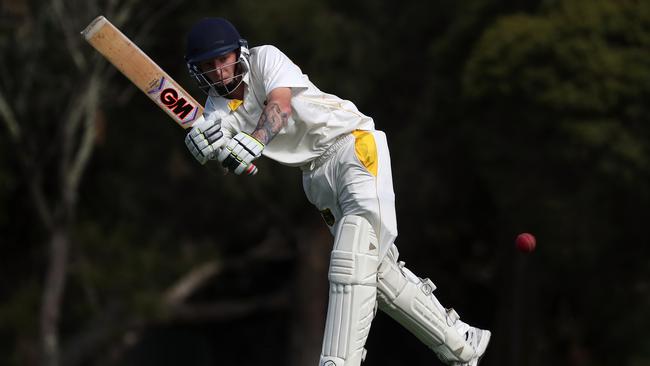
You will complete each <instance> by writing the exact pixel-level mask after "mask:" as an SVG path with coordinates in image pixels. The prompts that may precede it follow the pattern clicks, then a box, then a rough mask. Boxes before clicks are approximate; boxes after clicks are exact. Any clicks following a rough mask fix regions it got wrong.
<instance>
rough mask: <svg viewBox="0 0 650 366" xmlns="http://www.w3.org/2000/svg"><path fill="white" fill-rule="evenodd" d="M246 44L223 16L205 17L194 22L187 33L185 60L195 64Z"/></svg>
mask: <svg viewBox="0 0 650 366" xmlns="http://www.w3.org/2000/svg"><path fill="white" fill-rule="evenodd" d="M242 46H246V47H247V44H246V40H244V39H243V38H242V37H241V36H240V35H239V32H238V31H237V28H235V26H234V25H232V23H230V22H229V21H228V20H226V19H224V18H205V19H202V20H201V21H199V22H198V23H196V24H195V25H194V26H193V27H192V29H190V32H189V33H188V35H187V44H186V50H185V60H186V61H187V62H188V63H192V64H196V63H199V62H201V61H204V60H208V59H211V58H215V57H218V56H221V55H225V54H226V53H228V52H231V51H235V50H238V49H239V48H240V47H242Z"/></svg>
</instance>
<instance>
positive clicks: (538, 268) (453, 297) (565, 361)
mask: <svg viewBox="0 0 650 366" xmlns="http://www.w3.org/2000/svg"><path fill="white" fill-rule="evenodd" d="M99 14H104V15H106V16H107V17H108V18H109V19H111V20H112V21H113V22H114V23H115V24H116V25H118V26H119V27H121V28H122V29H123V31H124V32H125V33H126V34H127V35H129V36H130V37H131V38H132V39H134V41H135V42H136V43H137V44H138V45H139V46H140V47H141V48H143V49H144V50H145V52H147V53H148V54H150V55H151V56H152V58H153V59H154V60H156V61H157V62H158V63H159V64H160V65H161V66H162V67H163V68H164V69H165V70H167V71H168V72H169V73H170V74H171V75H172V76H173V77H174V78H175V79H177V80H179V81H180V82H181V83H182V84H183V85H184V86H186V87H187V88H188V89H189V90H191V91H192V93H193V94H194V96H195V97H197V98H203V97H202V95H201V94H200V91H198V89H196V88H195V87H194V85H193V84H192V81H191V80H189V78H188V76H187V75H186V74H187V73H186V68H185V65H184V63H183V52H184V51H183V47H184V36H185V32H186V31H187V29H188V28H189V26H190V25H191V24H192V23H194V22H195V21H196V20H197V19H199V18H201V17H204V16H224V17H227V18H229V19H230V20H232V21H233V22H234V23H235V24H236V25H237V26H238V28H239V30H240V32H241V33H242V34H243V35H244V37H246V38H247V39H248V41H249V43H250V44H251V45H252V46H256V45H261V44H274V45H276V46H278V47H279V48H280V49H282V50H283V51H284V52H285V53H286V54H287V55H288V56H289V57H290V58H292V60H294V62H296V63H297V64H298V65H299V66H300V67H301V68H302V70H303V72H305V73H307V74H308V75H309V77H310V79H311V80H312V81H314V83H315V84H316V85H318V86H319V87H320V88H321V89H322V90H324V91H327V92H330V93H334V94H337V95H339V96H341V97H343V98H346V99H350V100H352V101H354V102H355V104H357V106H358V107H359V108H360V110H361V111H363V112H364V113H366V114H368V115H370V116H372V117H373V118H374V119H375V122H376V125H377V127H378V128H379V129H381V130H384V131H386V132H387V134H388V138H389V145H390V147H391V153H392V164H393V176H394V179H395V182H394V183H395V191H396V195H397V210H398V224H399V230H400V236H399V238H398V245H399V247H400V250H401V254H402V258H403V260H406V261H407V264H408V266H409V268H413V269H414V270H415V271H416V273H424V274H427V275H430V276H431V278H432V280H433V281H434V283H435V284H436V285H437V286H438V287H439V289H438V290H437V295H438V296H439V298H441V299H442V301H443V304H445V305H453V306H454V307H455V308H456V309H457V310H458V312H459V313H460V314H461V316H463V317H464V318H467V319H468V320H469V321H470V322H471V323H476V324H477V325H480V326H483V327H487V328H489V329H492V330H493V331H494V338H493V343H492V344H491V346H490V349H489V351H488V354H487V355H486V358H485V359H484V361H483V363H482V365H485V366H490V365H513V366H514V365H548V364H557V365H631V366H641V365H650V351H648V350H650V338H648V337H647V336H646V335H645V334H646V329H647V328H648V327H649V326H650V321H649V317H648V315H647V314H648V309H649V308H650V282H649V280H648V279H649V278H650V276H649V275H650V273H649V272H650V266H649V264H650V263H649V258H650V256H649V255H648V254H649V253H648V245H647V244H648V240H647V239H646V235H645V228H646V226H647V222H648V217H650V212H649V211H650V209H649V207H650V195H649V191H648V186H649V184H650V159H649V158H650V151H649V146H650V144H649V141H648V139H649V138H650V127H649V125H648V120H649V116H650V113H649V107H648V103H647V100H650V95H649V94H650V3H648V2H644V1H641V0H637V1H634V0H619V1H614V0H592V1H588V0H564V1H558V0H546V1H544V0H535V1H533V0H520V1H494V0H468V1H463V2H447V1H437V0H436V1H427V2H418V1H402V2H400V3H399V4H396V3H394V2H383V1H361V0H360V1H352V2H350V1H346V2H343V1H339V0H313V1H309V2H305V1H298V0H278V1H273V2H264V1H235V2H232V3H230V4H228V5H226V4H223V3H215V2H212V1H207V0H199V1H194V2H192V3H191V4H190V3H187V2H182V1H168V2H154V1H152V2H145V1H137V0H122V1H119V0H93V1H79V0H51V1H36V0H6V1H4V2H2V3H1V5H0V50H1V51H2V52H1V53H0V120H1V121H2V124H1V125H2V127H1V129H0V131H2V132H1V133H0V207H2V209H1V210H0V247H1V248H2V255H0V364H3V365H5V364H6V365H62V366H64V365H65V366H68V365H136V364H137V365H154V364H155V365H178V364H185V365H217V364H218V365H221V364H228V363H229V364H238V365H257V364H261V363H263V364H277V365H287V364H289V365H308V364H316V360H317V357H318V354H319V352H320V341H321V339H320V337H321V336H322V326H323V324H324V311H325V301H326V296H327V276H326V271H327V258H328V254H329V250H330V247H331V238H330V234H329V232H327V230H326V227H325V225H324V224H322V222H321V219H320V217H319V215H318V213H317V212H316V211H315V210H314V209H313V208H312V207H310V206H309V204H308V203H307V202H306V200H305V198H304V197H303V193H302V188H301V181H300V172H299V171H298V170H296V169H290V168H286V167H282V166H280V165H278V164H275V163H273V162H270V161H267V160H262V161H260V163H259V166H260V174H259V175H258V176H256V177H254V178H247V177H235V176H232V175H229V176H225V177H223V176H221V175H219V174H215V173H213V172H211V171H210V170H209V169H206V168H204V167H201V166H198V164H196V163H195V162H194V161H193V159H192V157H191V156H190V155H189V154H188V153H187V152H186V151H185V147H184V144H183V142H182V138H183V137H184V136H183V133H182V131H180V130H179V129H178V128H177V127H176V126H174V125H173V123H171V122H170V121H169V120H168V119H167V117H166V116H165V115H164V114H163V113H161V112H160V111H158V110H157V108H155V107H154V106H153V105H152V104H151V102H150V101H148V100H147V99H146V98H145V97H143V96H142V95H140V92H139V91H138V90H137V89H135V88H134V87H133V86H132V85H131V84H130V83H129V82H128V81H127V80H126V79H125V78H124V77H122V76H121V75H120V74H119V73H117V72H116V71H115V70H114V69H113V67H112V66H110V65H107V64H106V62H105V61H103V60H102V59H101V57H99V56H98V55H97V54H96V52H95V51H94V50H93V49H92V48H91V47H90V46H88V45H87V44H85V42H84V41H83V40H82V38H81V37H80V35H79V32H80V31H81V30H82V29H83V28H84V27H85V26H86V25H87V24H88V23H89V22H90V21H91V20H92V19H93V18H94V17H95V16H96V15H99ZM521 231H530V232H532V233H534V234H536V236H537V238H538V242H539V248H538V250H537V251H536V252H535V253H533V254H532V255H528V256H524V255H521V254H519V253H516V252H515V251H514V249H513V244H512V242H513V239H514V236H515V235H516V234H517V233H518V232H521ZM367 348H368V350H369V353H368V358H367V361H366V363H365V364H367V365H381V364H388V363H392V364H408V365H430V364H431V363H434V364H435V363H437V362H438V360H437V359H436V358H435V357H434V356H433V355H432V354H431V353H430V352H429V351H428V350H427V349H426V348H425V347H424V346H422V345H421V344H419V343H418V342H417V340H416V339H415V338H414V337H411V336H409V335H408V334H407V333H406V332H405V331H404V330H403V329H401V328H400V327H398V326H397V325H396V324H394V323H393V322H392V321H391V320H390V319H388V318H387V317H385V316H384V315H383V314H379V315H378V316H377V318H376V320H375V321H374V323H373V330H372V332H371V335H370V338H369V341H368V345H367Z"/></svg>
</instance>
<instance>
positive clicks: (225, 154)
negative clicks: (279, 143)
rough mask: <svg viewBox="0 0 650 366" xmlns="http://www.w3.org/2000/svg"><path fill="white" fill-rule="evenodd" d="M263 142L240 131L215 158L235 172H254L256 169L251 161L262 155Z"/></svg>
mask: <svg viewBox="0 0 650 366" xmlns="http://www.w3.org/2000/svg"><path fill="white" fill-rule="evenodd" d="M262 150H264V144H262V143H261V142H260V141H258V140H257V139H255V138H254V137H252V136H251V135H249V134H247V133H244V132H240V133H238V134H237V135H235V137H233V139H232V140H230V141H229V142H228V144H227V145H226V146H225V147H224V148H223V149H221V151H220V152H219V155H218V156H217V160H219V161H220V162H221V165H223V166H224V167H225V168H228V170H230V171H232V172H233V173H235V174H242V173H243V172H247V173H248V174H255V173H256V171H257V169H256V168H255V166H253V165H252V164H251V162H252V161H253V160H255V159H257V158H259V157H260V156H261V155H262Z"/></svg>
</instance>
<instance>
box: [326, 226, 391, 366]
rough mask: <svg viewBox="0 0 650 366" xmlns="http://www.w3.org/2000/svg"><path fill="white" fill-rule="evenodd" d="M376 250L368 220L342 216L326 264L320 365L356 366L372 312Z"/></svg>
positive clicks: (374, 291) (375, 294)
mask: <svg viewBox="0 0 650 366" xmlns="http://www.w3.org/2000/svg"><path fill="white" fill-rule="evenodd" d="M378 267H379V250H378V242H377V237H376V235H375V233H374V230H373V229H372V226H371V225H370V223H369V222H368V221H367V220H366V219H364V218H363V217H361V216H353V215H349V216H345V217H343V219H342V220H341V222H340V223H339V226H338V228H337V232H336V237H335V240H334V249H333V250H332V254H331V257H330V267H329V274H328V278H329V282H330V292H329V302H328V308H327V320H326V322H325V335H324V337H323V349H322V353H321V359H320V366H358V365H359V364H360V363H361V361H362V360H363V358H364V357H365V349H364V348H363V346H364V345H365V343H366V339H367V338H368V332H369V331H370V324H371V322H372V319H373V318H374V315H375V309H376V307H375V305H376V302H377V300H376V297H377V270H378Z"/></svg>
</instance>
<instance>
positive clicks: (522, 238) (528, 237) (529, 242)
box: [515, 233, 537, 253]
mask: <svg viewBox="0 0 650 366" xmlns="http://www.w3.org/2000/svg"><path fill="white" fill-rule="evenodd" d="M515 245H516V246H517V249H519V251H520V252H524V253H530V252H532V251H533V250H535V246H536V245H537V241H536V240H535V237H534V236H533V234H529V233H521V234H519V235H517V239H515Z"/></svg>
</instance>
